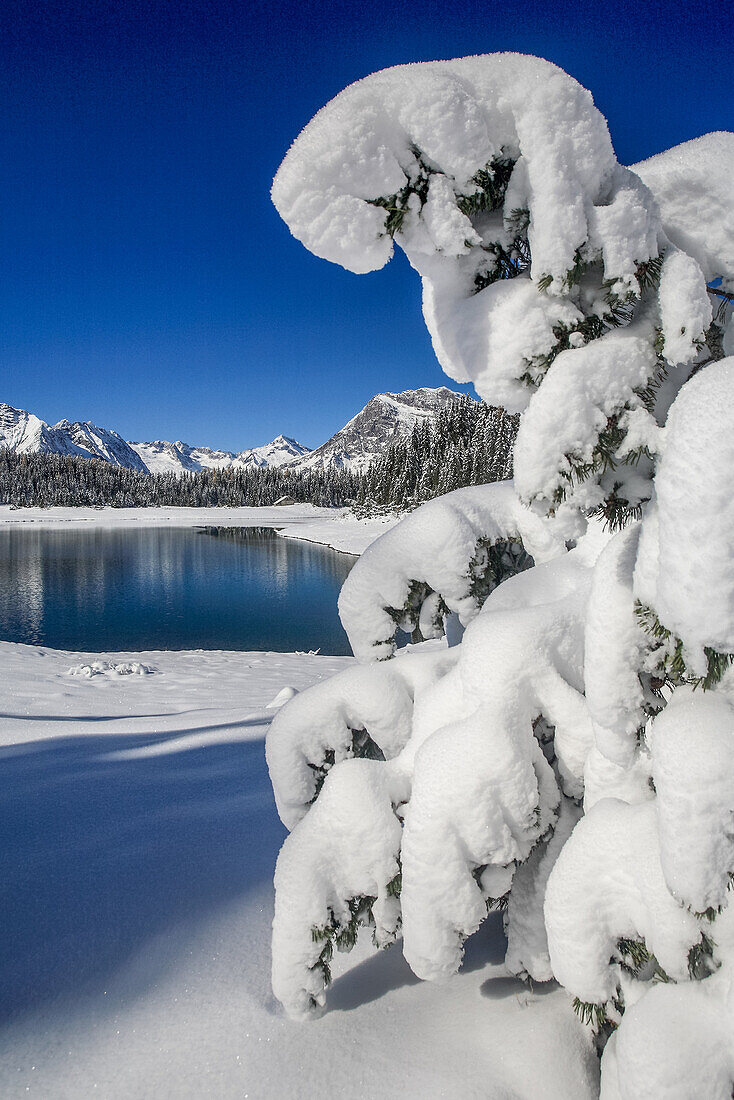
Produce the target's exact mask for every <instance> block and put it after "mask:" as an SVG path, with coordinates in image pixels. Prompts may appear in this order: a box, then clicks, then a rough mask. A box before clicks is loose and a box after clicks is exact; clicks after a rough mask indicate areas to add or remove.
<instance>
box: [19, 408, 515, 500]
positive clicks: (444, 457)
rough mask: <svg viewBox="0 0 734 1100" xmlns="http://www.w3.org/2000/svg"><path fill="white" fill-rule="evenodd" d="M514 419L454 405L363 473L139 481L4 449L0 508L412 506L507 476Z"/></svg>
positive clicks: (263, 470) (226, 472)
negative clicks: (287, 501)
mask: <svg viewBox="0 0 734 1100" xmlns="http://www.w3.org/2000/svg"><path fill="white" fill-rule="evenodd" d="M516 432H517V418H516V417H512V416H508V415H507V414H506V413H505V412H504V411H503V410H502V409H497V408H494V407H492V406H489V405H485V404H482V403H480V402H476V401H473V400H471V398H468V397H464V396H459V397H457V398H456V400H455V401H452V402H451V403H450V404H448V405H446V406H445V407H444V408H443V409H441V410H440V411H439V412H438V414H437V415H436V417H435V419H434V420H431V421H428V420H424V421H422V422H420V423H418V424H416V426H415V428H414V429H413V431H412V433H411V435H409V436H408V437H407V438H403V439H398V440H396V441H395V442H392V443H390V444H389V445H388V447H387V449H386V451H385V454H384V455H383V456H382V457H381V458H380V459H379V460H378V461H377V462H375V463H373V464H372V465H370V466H369V467H368V468H367V470H365V471H364V472H357V471H353V470H349V469H346V468H339V467H333V468H330V469H323V468H314V469H306V470H298V469H289V468H288V467H249V468H245V469H237V468H228V469H207V470H202V471H201V472H198V473H185V474H183V475H180V474H173V473H170V474H143V473H139V472H138V471H136V470H129V469H126V468H124V467H121V466H113V465H112V464H111V463H109V462H105V461H103V460H98V459H88V458H83V457H81V456H69V455H54V454H17V453H16V452H14V451H10V450H7V449H5V450H0V504H10V505H13V506H15V507H21V508H22V507H51V506H56V507H79V506H86V507H103V506H105V505H107V506H111V507H113V508H148V507H157V506H164V507H188V508H196V507H241V506H249V507H268V506H270V505H272V504H274V503H275V502H276V501H278V500H280V499H281V498H282V497H290V498H292V500H294V501H295V502H297V503H309V504H315V505H319V506H321V507H343V506H345V505H352V506H356V507H358V508H359V509H360V510H366V511H369V510H371V509H372V508H380V509H387V508H391V507H401V508H404V507H410V506H411V505H412V504H418V503H420V502H422V501H425V500H431V499H432V498H433V497H436V496H441V495H442V494H443V493H447V492H450V491H451V490H452V489H458V488H461V487H462V486H465V485H478V484H484V483H486V482H490V481H500V480H502V479H504V478H507V477H511V476H512V445H513V442H514V438H515V434H516Z"/></svg>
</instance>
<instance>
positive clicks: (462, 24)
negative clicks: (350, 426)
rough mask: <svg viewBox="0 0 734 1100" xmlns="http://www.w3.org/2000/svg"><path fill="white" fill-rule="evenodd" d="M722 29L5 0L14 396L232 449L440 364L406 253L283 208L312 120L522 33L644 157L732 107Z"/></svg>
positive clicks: (684, 22)
mask: <svg viewBox="0 0 734 1100" xmlns="http://www.w3.org/2000/svg"><path fill="white" fill-rule="evenodd" d="M733 45H734V43H733V41H732V29H731V20H730V19H727V13H726V5H723V6H722V5H717V4H711V3H706V4H702V3H698V2H697V0H692V2H681V3H673V2H670V3H655V2H647V3H643V2H639V3H628V2H627V0H622V2H618V3H605V4H602V3H587V2H585V0H577V2H575V3H572V2H569V0H557V2H555V3H552V4H551V3H533V0H522V2H515V0H509V2H507V3H502V2H494V3H493V2H484V3H479V2H474V0H462V2H461V3H457V2H451V3H449V2H447V0H422V2H420V3H405V2H404V0H393V2H390V3H385V2H382V0H377V2H374V3H356V2H352V0H344V2H342V3H325V2H318V3H316V2H311V0H302V2H295V3H285V2H280V0H275V2H272V3H263V2H250V3H238V2H236V0H231V2H229V3H226V2H224V0H171V2H169V3H159V2H157V0H140V2H134V0H112V2H109V3H105V2H104V0H67V2H66V3H57V2H56V0H45V2H43V3H39V2H38V0H34V2H30V0H29V2H19V3H15V2H13V0H6V3H5V4H4V5H3V6H2V8H1V9H0V59H1V61H2V63H1V64H0V86H1V87H2V100H3V123H2V127H3V131H4V134H3V143H2V144H3V147H4V151H3V158H2V166H1V167H0V252H1V255H2V267H3V279H2V282H1V283H0V331H1V332H2V352H1V357H0V382H1V385H0V400H5V401H7V402H9V403H10V404H12V405H16V406H19V407H22V408H27V409H31V410H32V411H34V412H36V413H37V414H38V415H40V416H42V417H43V418H44V419H46V420H50V421H56V420H58V419H60V418H62V417H64V416H68V417H70V418H71V419H76V418H78V419H82V420H93V421H95V422H96V423H98V424H101V425H103V426H107V427H114V428H116V429H117V430H118V431H120V432H121V433H122V434H123V435H124V436H125V437H126V438H128V439H153V438H168V439H176V438H179V439H183V440H185V441H187V442H190V443H195V444H196V443H199V444H201V443H206V444H210V445H213V446H219V447H226V448H229V449H233V450H239V449H242V448H243V447H246V446H252V445H255V444H259V443H263V442H265V441H267V440H269V439H271V438H272V437H273V436H274V435H276V434H278V433H279V432H281V431H282V432H284V433H285V434H288V435H293V436H295V437H296V438H298V439H300V440H301V441H303V442H304V443H306V444H309V445H311V446H315V445H317V444H319V443H321V442H323V440H324V439H326V438H327V437H328V436H329V435H331V434H332V432H334V431H335V430H336V429H337V428H339V427H340V426H341V425H342V424H343V423H344V422H345V421H346V420H347V419H348V418H349V417H350V416H352V415H353V414H354V413H355V412H356V411H357V409H358V408H360V407H361V406H362V405H363V404H364V403H365V401H367V400H368V398H369V397H370V396H372V394H374V393H376V392H379V391H381V390H400V389H405V388H408V387H415V386H421V385H428V386H437V385H442V384H443V383H444V382H445V381H447V380H446V379H445V377H444V375H443V374H442V373H441V371H440V368H439V367H438V364H437V363H436V361H435V358H434V356H433V353H432V349H431V345H430V340H429V338H428V335H427V333H426V331H425V327H424V325H423V321H422V318H421V314H420V292H419V283H418V279H417V276H415V275H414V274H413V273H412V272H411V271H410V270H409V269H408V267H407V264H406V263H405V261H404V259H403V257H402V256H396V259H395V260H393V261H392V263H390V264H389V265H388V267H387V268H385V269H384V270H383V271H381V272H376V273H374V274H371V275H366V276H355V275H351V274H349V273H347V272H345V271H343V270H341V269H340V268H337V267H334V266H333V265H331V264H328V263H326V262H325V261H322V260H317V259H315V258H314V257H312V256H310V255H309V254H308V253H307V252H306V251H305V249H304V248H303V247H302V246H301V245H300V244H298V243H297V242H296V241H295V240H294V239H293V238H292V237H291V236H290V234H289V233H288V230H287V229H286V227H285V226H284V225H283V224H282V223H281V222H280V220H279V218H278V216H277V214H276V213H275V210H274V209H273V207H272V205H271V203H270V199H269V188H270V183H271V180H272V176H273V174H274V172H275V170H276V169H277V167H278V164H279V163H280V160H281V159H282V157H283V155H284V154H285V152H286V150H287V148H288V146H289V144H290V142H291V141H292V140H293V139H294V138H295V136H296V135H297V133H298V132H299V130H300V129H301V128H302V127H303V126H304V125H305V124H306V123H307V122H308V121H309V119H310V118H311V117H312V115H313V114H314V113H315V112H316V111H317V110H318V109H319V107H321V106H322V105H323V104H324V103H325V102H326V101H327V100H329V99H330V98H331V97H332V96H334V95H336V93H337V92H339V91H341V89H342V88H343V87H345V86H346V85H347V84H349V83H351V82H352V81H354V80H357V79H359V78H360V77H362V76H366V75H367V74H368V73H370V72H373V71H375V70H377V69H381V68H385V67H386V66H388V65H394V64H399V63H401V62H407V61H421V60H432V59H435V58H440V57H457V56H463V55H465V54H468V53H486V52H491V51H493V50H506V49H512V50H519V51H522V52H526V53H535V54H539V55H540V56H544V57H547V58H549V59H550V60H552V61H554V62H556V63H557V64H559V65H561V66H562V67H563V68H565V69H566V70H567V71H568V72H569V73H571V74H572V75H573V76H575V77H576V78H577V79H578V80H580V81H581V83H582V84H584V85H586V87H588V88H590V89H591V91H592V92H593V94H594V98H595V100H596V103H597V105H598V106H599V108H600V109H601V110H602V111H603V113H604V114H605V115H606V116H607V118H608V120H609V126H610V130H611V134H612V139H613V141H614V144H615V148H616V150H617V155H618V157H619V159H620V160H621V161H623V162H624V163H632V162H634V161H635V160H639V159H641V158H643V157H646V156H650V155H652V154H653V153H656V152H659V151H660V150H661V149H664V148H668V147H669V146H671V145H674V144H677V143H678V142H680V141H685V140H687V139H688V138H692V137H696V136H698V135H699V134H701V133H705V132H707V131H709V130H716V129H728V128H731V104H732V102H733V101H734V95H733V94H732V92H733V91H734V89H733V88H732V73H733V72H734V66H732V63H731V57H732V46H733Z"/></svg>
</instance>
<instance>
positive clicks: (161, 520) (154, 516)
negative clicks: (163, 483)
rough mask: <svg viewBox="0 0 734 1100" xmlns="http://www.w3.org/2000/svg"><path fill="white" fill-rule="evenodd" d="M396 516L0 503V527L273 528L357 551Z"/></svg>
mask: <svg viewBox="0 0 734 1100" xmlns="http://www.w3.org/2000/svg"><path fill="white" fill-rule="evenodd" d="M398 518H399V517H398V516H376V517H373V518H370V519H358V518H357V517H356V516H355V515H354V514H353V513H352V512H351V511H350V510H349V509H348V508H317V507H316V506H315V505H313V504H290V505H285V506H282V507H277V508H275V507H271V508H166V507H162V508H100V509H97V508H11V507H10V506H9V505H7V504H5V505H0V529H1V528H7V527H26V526H34V527H42V528H53V527H58V526H60V525H63V526H64V527H65V528H67V529H69V530H83V529H86V528H88V527H100V528H111V527H116V528H117V527H132V526H138V527H200V526H201V527H204V526H212V527H273V528H276V529H277V531H278V534H279V535H281V536H282V537H283V538H291V539H301V540H303V541H304V542H315V543H320V544H321V545H325V546H330V547H331V549H332V550H337V551H339V552H340V553H342V554H354V555H359V554H361V553H362V552H363V551H364V550H365V549H366V548H367V546H369V544H370V543H371V542H374V540H375V539H376V538H378V537H379V536H380V535H382V534H384V532H385V531H387V530H389V529H390V528H391V527H393V526H394V525H395V524H396V523H397V522H398Z"/></svg>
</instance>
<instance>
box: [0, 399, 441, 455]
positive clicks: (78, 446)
mask: <svg viewBox="0 0 734 1100" xmlns="http://www.w3.org/2000/svg"><path fill="white" fill-rule="evenodd" d="M459 396H461V395H460V394H458V393H456V392H455V391H453V390H450V389H448V388H447V387H446V386H441V387H439V388H437V389H431V388H429V387H425V386H424V387H421V388H419V389H415V390H403V391H401V392H399V393H380V394H375V396H374V397H372V398H370V400H369V401H368V402H367V404H366V405H365V406H364V408H362V409H361V410H360V411H359V412H358V413H356V414H355V415H354V416H353V417H352V418H351V419H350V420H348V421H347V423H346V424H345V425H344V426H343V427H342V428H340V429H339V430H338V431H337V432H335V433H334V435H332V436H331V437H330V438H329V439H327V440H326V442H325V443H322V444H321V446H320V447H316V448H314V449H313V450H311V449H310V448H308V447H305V446H304V445H303V444H301V443H299V442H298V441H297V440H295V439H293V438H292V437H291V436H286V435H278V436H276V438H275V439H273V440H271V442H270V443H265V444H262V445H261V446H259V447H250V448H246V449H245V450H242V451H239V452H234V451H224V450H218V449H214V448H211V447H206V446H199V447H196V446H191V445H190V444H188V443H184V442H182V441H181V440H175V441H169V440H160V439H159V440H153V441H150V442H142V441H141V442H136V441H130V442H128V441H126V440H125V439H123V437H122V436H121V435H120V434H119V432H116V431H114V430H113V429H111V428H100V427H98V426H97V425H96V424H93V423H92V422H91V421H70V420H60V421H58V423H57V424H54V425H51V424H47V423H46V422H45V421H44V420H41V418H40V417H38V416H36V415H35V414H33V413H30V412H27V411H26V410H25V409H16V408H14V407H13V406H12V405H8V404H4V403H0V447H7V448H8V449H9V450H12V451H17V452H18V453H27V454H59V455H77V456H80V457H84V458H97V459H102V460H104V461H105V462H110V463H111V464H112V465H115V466H121V467H124V468H126V469H132V470H138V471H139V472H141V473H151V474H156V473H175V474H179V475H183V474H185V473H196V472H199V471H201V470H204V469H228V468H235V469H244V468H247V467H252V466H256V467H259V468H264V467H288V468H289V469H293V470H294V471H307V470H309V469H314V468H316V467H323V468H325V469H329V468H339V469H350V470H355V471H357V472H362V471H364V470H366V469H367V467H368V466H369V465H370V464H371V463H372V462H374V461H376V460H377V459H378V458H379V457H380V456H381V455H382V454H383V453H384V450H385V448H386V447H387V446H388V445H389V444H390V443H391V442H394V441H397V440H399V439H403V438H406V437H407V436H409V435H410V433H411V432H412V430H413V427H414V426H415V424H416V423H418V422H420V421H423V420H426V419H432V418H433V417H435V416H436V414H437V412H438V411H439V409H441V408H443V407H444V406H445V405H446V404H448V403H449V402H450V401H452V400H454V399H455V398H456V397H459Z"/></svg>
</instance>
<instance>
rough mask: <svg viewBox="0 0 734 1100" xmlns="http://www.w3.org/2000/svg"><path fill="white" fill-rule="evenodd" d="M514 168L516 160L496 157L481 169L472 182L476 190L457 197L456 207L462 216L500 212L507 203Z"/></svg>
mask: <svg viewBox="0 0 734 1100" xmlns="http://www.w3.org/2000/svg"><path fill="white" fill-rule="evenodd" d="M514 167H515V162H514V160H512V159H510V158H509V157H503V156H499V157H494V158H493V159H492V160H491V161H490V162H489V163H488V164H487V165H486V167H485V168H480V169H479V171H478V172H476V173H475V175H473V176H472V180H471V182H472V183H473V184H474V185H475V188H476V190H475V191H473V192H472V193H471V194H469V195H459V196H458V197H457V200H456V205H457V206H458V208H459V210H460V211H461V212H462V214H465V215H466V216H467V217H471V216H472V215H475V214H481V213H483V212H484V211H492V210H499V209H500V207H501V206H502V205H503V203H504V201H505V192H506V191H507V185H508V183H509V182H510V177H511V175H512V170H513V168H514Z"/></svg>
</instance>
